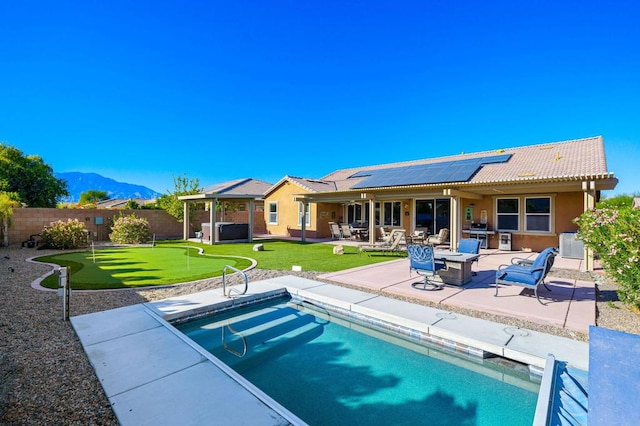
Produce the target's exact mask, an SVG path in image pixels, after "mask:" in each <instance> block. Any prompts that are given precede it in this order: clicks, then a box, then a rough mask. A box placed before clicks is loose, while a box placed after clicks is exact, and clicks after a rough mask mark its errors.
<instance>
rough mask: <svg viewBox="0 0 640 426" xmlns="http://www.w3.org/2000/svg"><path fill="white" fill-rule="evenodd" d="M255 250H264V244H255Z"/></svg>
mask: <svg viewBox="0 0 640 426" xmlns="http://www.w3.org/2000/svg"><path fill="white" fill-rule="evenodd" d="M253 251H264V244H254V246H253Z"/></svg>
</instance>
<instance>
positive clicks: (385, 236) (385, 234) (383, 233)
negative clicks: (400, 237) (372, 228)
mask: <svg viewBox="0 0 640 426" xmlns="http://www.w3.org/2000/svg"><path fill="white" fill-rule="evenodd" d="M378 229H379V230H380V238H379V240H380V241H384V242H389V238H391V234H390V233H389V232H387V231H385V230H384V228H383V227H382V226H380V227H378Z"/></svg>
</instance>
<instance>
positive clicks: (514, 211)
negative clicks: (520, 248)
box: [496, 198, 520, 231]
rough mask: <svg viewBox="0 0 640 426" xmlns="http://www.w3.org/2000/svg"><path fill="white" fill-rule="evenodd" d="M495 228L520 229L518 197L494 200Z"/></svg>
mask: <svg viewBox="0 0 640 426" xmlns="http://www.w3.org/2000/svg"><path fill="white" fill-rule="evenodd" d="M496 203H497V204H496V213H497V221H498V224H497V229H498V230H499V231H518V230H519V229H520V227H519V222H520V220H519V219H520V200H519V199H518V198H498V199H497V200H496Z"/></svg>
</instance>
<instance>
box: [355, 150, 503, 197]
mask: <svg viewBox="0 0 640 426" xmlns="http://www.w3.org/2000/svg"><path fill="white" fill-rule="evenodd" d="M509 158H511V154H501V155H492V156H488V157H478V158H468V159H465V160H455V161H444V162H442V163H432V164H421V165H417V166H402V167H392V168H388V169H376V170H363V171H361V172H357V173H355V174H353V175H351V176H350V178H361V177H364V178H365V179H363V180H362V181H361V182H359V183H357V184H355V185H353V186H352V187H351V188H352V189H362V188H375V187H380V186H402V185H424V184H436V183H450V182H467V181H468V180H469V179H471V178H472V177H473V175H475V174H476V173H477V172H478V170H479V169H480V168H481V167H482V166H483V165H485V164H497V163H506V162H507V161H509Z"/></svg>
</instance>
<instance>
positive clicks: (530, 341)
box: [71, 260, 589, 425]
mask: <svg viewBox="0 0 640 426" xmlns="http://www.w3.org/2000/svg"><path fill="white" fill-rule="evenodd" d="M400 262H401V261H400V260H399V261H398V263H400ZM407 272H408V271H407V270H406V269H405V274H406V273H407ZM283 290H286V291H287V292H289V293H290V294H297V295H300V296H303V297H308V298H310V299H314V300H318V301H321V302H327V303H330V304H333V305H336V306H339V307H341V308H344V309H348V310H351V311H355V312H359V313H363V314H367V315H375V316H376V317H378V318H381V319H383V320H385V321H390V322H395V323H398V324H400V325H403V326H406V327H409V328H413V329H417V330H421V331H424V332H426V333H428V334H430V335H432V336H436V337H439V338H442V339H445V340H448V341H454V342H458V343H460V344H463V345H468V346H471V347H474V348H478V349H481V350H485V351H487V352H491V353H494V354H497V355H501V356H504V357H506V358H510V359H513V360H517V361H520V362H523V363H526V364H530V365H532V366H535V367H539V368H543V367H544V365H545V359H546V357H547V354H548V353H550V352H551V353H553V354H554V355H555V356H556V358H557V359H558V360H562V361H565V362H567V363H568V364H569V365H572V366H574V367H576V368H579V369H582V370H587V369H588V362H589V353H588V352H589V346H588V344H587V343H584V342H579V341H576V340H571V339H567V338H563V337H558V336H554V335H550V334H544V333H539V332H535V331H532V330H525V329H520V328H515V327H508V326H505V325H504V324H498V323H494V322H490V321H486V320H482V319H478V318H472V317H467V316H463V315H459V314H454V313H451V312H448V311H446V309H436V308H431V307H427V306H423V305H418V304H413V303H410V302H406V301H401V300H397V299H393V298H390V297H385V296H384V295H380V294H376V293H372V292H368V291H364V290H354V289H349V288H345V287H341V286H338V285H332V284H326V283H323V282H319V281H313V280H308V279H304V278H300V277H294V276H284V277H279V278H273V279H268V280H263V281H256V282H251V283H249V292H248V293H247V295H245V296H241V297H237V298H234V299H228V298H227V297H224V296H223V295H222V290H221V289H214V290H208V291H205V292H201V293H195V294H191V295H186V296H179V297H174V298H170V299H165V300H161V301H157V302H149V303H143V304H138V305H133V306H128V307H124V308H119V309H114V310H110V311H103V312H97V313H93V314H87V315H81V316H76V317H72V318H71V323H72V325H73V327H74V329H75V331H76V333H77V335H78V337H79V339H80V342H81V344H82V346H83V348H84V350H85V352H86V353H87V356H88V358H89V360H90V362H91V365H92V366H93V368H94V369H95V372H96V375H97V376H98V379H99V380H100V383H101V384H102V386H103V388H104V391H105V394H106V395H107V397H108V398H109V401H110V403H111V405H112V408H113V410H114V412H115V414H116V416H117V417H118V420H119V421H120V423H121V424H123V425H133V424H136V425H139V424H154V425H157V424H203V423H212V422H214V423H215V422H219V423H233V424H243V423H247V424H258V425H259V424H269V425H272V424H290V423H293V424H298V423H301V422H300V420H299V419H297V418H296V417H295V415H293V414H291V413H289V412H288V411H287V410H286V409H284V408H282V407H280V406H279V405H278V404H277V403H275V402H274V401H272V400H271V399H270V398H269V397H268V396H266V395H264V394H263V393H262V392H260V391H259V390H256V389H253V390H252V391H248V390H247V389H246V388H245V387H243V386H241V385H240V384H239V383H243V384H245V385H246V386H248V387H249V388H251V385H250V384H248V383H246V381H244V380H243V379H241V378H238V377H237V375H236V374H235V373H234V372H233V371H232V370H230V369H229V368H228V367H226V366H225V365H224V364H220V363H219V362H217V360H216V359H215V358H213V357H211V356H210V355H208V354H207V353H203V352H202V351H201V350H200V349H199V347H198V346H197V345H193V344H192V343H190V341H189V340H187V339H185V338H184V337H183V336H182V335H181V334H180V333H178V332H176V330H175V329H174V328H173V327H171V326H170V325H169V324H168V322H167V321H170V320H172V319H175V318H179V317H181V316H185V315H193V314H197V313H199V312H203V311H206V310H207V309H208V307H209V306H210V305H212V304H217V303H228V304H238V303H242V301H243V300H246V299H248V298H252V297H257V296H258V295H260V294H264V293H272V294H273V293H278V292H283ZM520 298H523V299H529V298H524V297H520ZM533 300H534V302H535V303H537V301H535V299H533ZM443 308H446V307H445V306H443ZM177 407H180V409H179V410H178V409H176V408H177Z"/></svg>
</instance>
